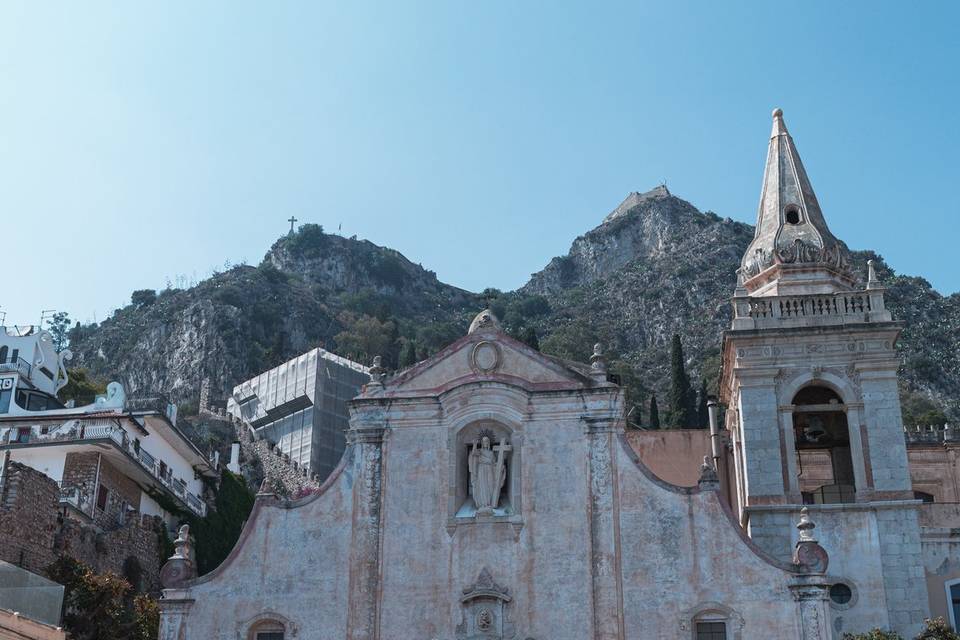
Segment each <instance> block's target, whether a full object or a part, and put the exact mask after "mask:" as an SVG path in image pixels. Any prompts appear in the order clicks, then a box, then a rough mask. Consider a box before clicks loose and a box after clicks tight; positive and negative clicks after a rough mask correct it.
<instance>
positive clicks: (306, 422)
mask: <svg viewBox="0 0 960 640" xmlns="http://www.w3.org/2000/svg"><path fill="white" fill-rule="evenodd" d="M368 380H369V369H368V368H367V367H365V366H363V365H362V364H358V363H356V362H353V361H352V360H347V359H346V358H343V357H341V356H338V355H336V354H335V353H330V352H329V351H326V350H324V349H313V350H311V351H308V352H306V353H304V354H303V355H300V356H297V357H296V358H293V359H292V360H289V361H287V362H284V363H283V364H281V365H280V366H278V367H274V368H273V369H270V370H269V371H265V372H263V373H261V374H260V375H258V376H257V377H255V378H251V379H250V380H247V381H245V382H242V383H240V384H238V385H237V386H236V387H234V388H233V393H232V394H231V397H230V398H229V399H228V400H227V413H229V414H230V415H232V416H234V417H235V418H238V419H240V420H243V421H244V422H245V423H246V424H247V425H248V426H249V428H250V429H251V430H252V431H253V433H254V435H255V437H256V438H257V439H264V440H267V441H269V442H271V443H273V444H274V445H276V446H277V447H279V449H280V451H281V453H284V454H286V455H288V456H290V460H291V461H292V462H295V463H297V465H298V467H299V468H301V469H307V470H308V472H309V473H310V474H316V475H317V476H318V477H320V478H325V477H326V476H327V475H329V474H330V472H331V471H333V469H334V467H336V466H337V463H338V462H339V461H340V457H341V456H342V455H343V450H344V447H345V445H346V439H345V436H344V432H345V430H346V429H347V426H348V424H349V412H348V409H347V403H348V402H349V401H350V400H351V399H352V398H354V397H355V396H357V395H358V394H359V393H360V391H361V388H362V387H363V385H364V384H365V383H366V382H367V381H368Z"/></svg>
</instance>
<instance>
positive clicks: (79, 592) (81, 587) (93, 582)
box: [45, 556, 160, 640]
mask: <svg viewBox="0 0 960 640" xmlns="http://www.w3.org/2000/svg"><path fill="white" fill-rule="evenodd" d="M45 572H46V574H47V577H48V578H50V579H51V580H53V581H54V582H59V583H60V584H62V585H63V587H64V590H63V604H64V616H63V626H64V628H65V629H66V631H67V632H68V633H69V634H70V637H71V638H73V639H74V640H98V639H100V638H111V639H113V640H147V638H156V637H157V632H158V630H159V625H160V610H159V608H158V607H157V603H156V601H155V600H153V599H152V598H150V597H149V596H145V595H135V594H134V590H133V587H132V586H131V585H130V583H129V582H127V581H126V580H124V579H123V578H121V577H120V576H118V575H115V574H112V573H102V574H98V573H94V571H93V569H91V568H90V567H88V566H87V565H86V564H84V563H82V562H80V561H78V560H74V559H73V558H70V557H68V556H61V557H60V558H59V559H58V560H56V561H55V562H54V563H53V564H51V565H50V566H49V567H47V569H46V571H45Z"/></svg>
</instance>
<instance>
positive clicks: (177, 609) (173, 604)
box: [157, 589, 193, 640]
mask: <svg viewBox="0 0 960 640" xmlns="http://www.w3.org/2000/svg"><path fill="white" fill-rule="evenodd" d="M185 593H186V591H183V590H179V589H164V592H163V598H161V600H160V633H159V634H158V635H157V637H158V639H159V640H184V638H186V637H187V614H188V613H189V612H190V607H191V606H193V600H191V599H189V598H183V597H181V596H183V595H184V594H185Z"/></svg>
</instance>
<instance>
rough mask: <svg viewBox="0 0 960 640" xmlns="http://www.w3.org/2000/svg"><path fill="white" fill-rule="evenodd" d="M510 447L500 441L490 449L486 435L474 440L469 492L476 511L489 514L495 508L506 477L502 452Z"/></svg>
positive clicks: (470, 462)
mask: <svg viewBox="0 0 960 640" xmlns="http://www.w3.org/2000/svg"><path fill="white" fill-rule="evenodd" d="M511 448H512V447H510V445H509V444H507V443H506V442H500V444H498V445H496V446H495V447H493V449H491V448H490V438H489V437H488V436H483V438H481V439H480V441H479V442H474V444H473V449H472V450H471V451H470V456H469V469H470V493H471V495H473V503H474V505H475V506H476V508H477V513H480V514H490V513H492V512H493V510H494V509H496V508H497V505H498V503H499V500H500V490H501V489H503V482H504V480H505V479H506V477H507V467H506V461H505V460H504V454H505V453H506V452H507V451H510V449H511Z"/></svg>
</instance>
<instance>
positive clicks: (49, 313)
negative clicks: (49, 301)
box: [40, 309, 57, 329]
mask: <svg viewBox="0 0 960 640" xmlns="http://www.w3.org/2000/svg"><path fill="white" fill-rule="evenodd" d="M56 312H57V310H56V309H44V310H43V311H41V312H40V328H41V329H43V323H44V322H47V321H49V320H50V318H52V317H53V314H55V313H56Z"/></svg>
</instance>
